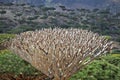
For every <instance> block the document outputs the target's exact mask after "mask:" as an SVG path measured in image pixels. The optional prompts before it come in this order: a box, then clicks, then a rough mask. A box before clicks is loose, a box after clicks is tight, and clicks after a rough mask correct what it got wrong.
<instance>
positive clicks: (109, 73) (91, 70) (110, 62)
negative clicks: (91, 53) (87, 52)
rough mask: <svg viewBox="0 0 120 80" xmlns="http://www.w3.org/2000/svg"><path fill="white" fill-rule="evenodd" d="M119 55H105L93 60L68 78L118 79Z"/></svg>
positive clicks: (119, 70)
mask: <svg viewBox="0 0 120 80" xmlns="http://www.w3.org/2000/svg"><path fill="white" fill-rule="evenodd" d="M119 62H120V56H119V57H113V56H112V55H111V56H106V57H103V59H101V60H95V61H93V62H92V63H91V64H90V65H88V66H86V67H85V68H84V69H82V70H80V71H79V72H78V73H76V74H75V75H73V76H72V77H71V79H70V80H78V79H81V80H119V79H120V63H119Z"/></svg>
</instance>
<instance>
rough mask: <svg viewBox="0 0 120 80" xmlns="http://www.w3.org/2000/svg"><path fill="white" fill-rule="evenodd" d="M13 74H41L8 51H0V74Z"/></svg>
mask: <svg viewBox="0 0 120 80" xmlns="http://www.w3.org/2000/svg"><path fill="white" fill-rule="evenodd" d="M2 73H13V74H16V75H17V74H26V75H34V74H41V73H40V72H39V71H37V70H36V69H35V68H34V67H32V66H31V65H30V64H29V63H27V62H26V61H24V60H23V59H21V58H20V57H18V56H17V55H15V54H13V53H11V52H10V51H8V50H2V51H0V74H2Z"/></svg>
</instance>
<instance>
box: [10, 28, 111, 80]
mask: <svg viewBox="0 0 120 80" xmlns="http://www.w3.org/2000/svg"><path fill="white" fill-rule="evenodd" d="M111 44H112V42H109V41H107V40H106V39H105V38H104V37H102V36H99V35H98V34H94V33H92V32H88V31H87V30H80V29H42V30H39V31H28V32H24V33H21V34H20V35H17V36H16V38H14V39H13V40H11V45H10V47H9V49H10V50H11V51H13V52H14V53H16V54H18V55H19V56H20V57H21V58H23V59H24V60H26V61H28V62H29V63H31V64H32V66H34V67H35V68H36V69H38V70H40V71H41V72H43V73H44V74H46V75H47V76H48V77H50V78H51V79H53V80H68V78H70V76H71V75H73V74H74V73H75V72H77V71H78V70H80V69H81V68H83V67H84V66H85V65H87V64H88V63H90V62H91V61H92V60H93V59H95V58H96V57H98V56H99V55H101V54H104V53H106V52H107V51H108V50H110V49H111Z"/></svg>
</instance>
